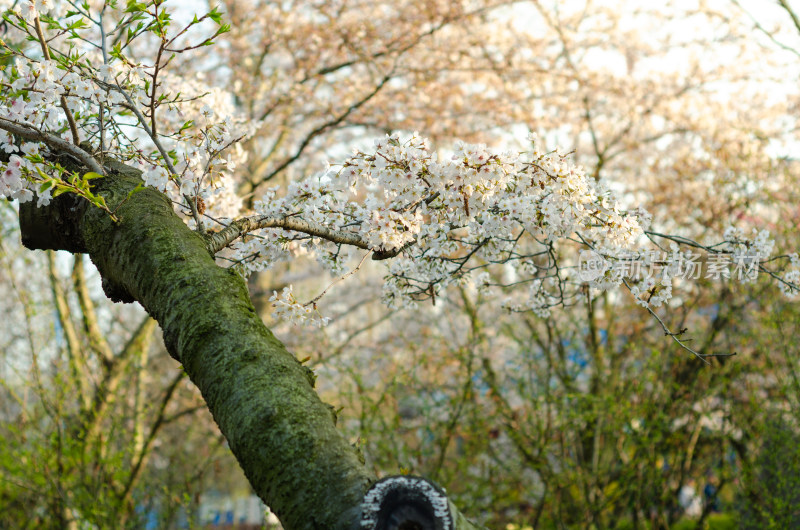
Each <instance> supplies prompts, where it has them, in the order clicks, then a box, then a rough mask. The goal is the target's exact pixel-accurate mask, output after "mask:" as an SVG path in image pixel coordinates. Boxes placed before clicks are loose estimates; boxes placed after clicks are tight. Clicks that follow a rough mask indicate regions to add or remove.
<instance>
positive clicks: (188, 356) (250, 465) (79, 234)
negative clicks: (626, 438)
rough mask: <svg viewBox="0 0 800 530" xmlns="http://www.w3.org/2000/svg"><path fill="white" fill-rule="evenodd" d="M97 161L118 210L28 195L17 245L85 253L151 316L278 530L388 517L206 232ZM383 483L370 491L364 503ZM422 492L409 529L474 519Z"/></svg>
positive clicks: (306, 377)
mask: <svg viewBox="0 0 800 530" xmlns="http://www.w3.org/2000/svg"><path fill="white" fill-rule="evenodd" d="M105 169H106V173H107V175H106V176H105V177H104V178H102V179H98V180H96V181H95V182H97V185H96V189H95V190H94V191H95V193H98V194H100V195H102V196H103V197H104V198H105V200H106V203H107V204H108V205H109V207H110V208H111V209H112V210H114V209H115V208H117V210H116V215H117V216H118V217H119V219H120V221H119V222H117V223H115V222H113V221H112V220H111V219H110V218H109V217H108V215H106V214H105V213H104V212H102V211H101V210H99V209H97V208H93V207H91V206H89V205H88V203H86V202H85V201H82V200H81V199H77V198H75V197H73V196H70V195H62V196H60V197H58V198H57V199H55V200H54V201H53V202H52V203H51V204H50V205H49V206H47V207H42V208H37V207H36V206H34V205H33V204H31V203H27V204H24V205H22V206H21V207H20V226H21V231H22V241H23V244H24V245H25V246H27V247H28V248H31V249H53V250H67V251H69V252H73V253H79V252H80V253H87V254H88V255H89V256H90V257H91V259H92V261H93V262H94V264H95V265H96V266H97V268H98V270H99V272H100V275H101V277H102V279H103V288H104V290H105V292H106V295H107V296H108V297H109V298H111V299H112V300H114V301H122V302H133V301H136V302H139V303H140V304H141V305H142V306H143V307H144V308H145V310H146V311H147V312H148V313H149V314H150V315H151V316H152V317H153V318H155V319H156V320H157V321H158V323H159V324H160V325H161V328H162V330H163V333H164V342H165V343H166V346H167V349H168V350H169V353H170V355H172V356H173V357H174V358H175V359H177V360H178V361H179V362H180V363H181V364H182V365H183V367H184V369H185V370H186V373H187V374H188V376H189V377H190V378H191V380H192V382H193V383H194V384H196V385H197V387H198V388H199V389H200V391H201V393H202V395H203V398H204V399H205V401H206V403H207V404H208V408H209V409H210V411H211V413H212V415H213V417H214V419H215V421H216V422H217V424H218V425H219V428H220V430H221V431H222V433H223V434H224V435H225V437H226V438H227V440H228V444H229V446H230V448H231V450H232V452H233V454H234V455H235V457H236V458H237V460H238V461H239V463H240V465H241V466H242V469H243V470H244V472H245V474H246V476H247V478H248V479H249V481H250V483H251V484H252V486H253V487H254V489H255V491H256V493H257V494H258V495H259V496H260V497H261V498H262V499H263V500H264V501H265V502H266V503H267V505H268V506H269V507H270V509H271V510H272V511H273V512H274V513H275V514H276V515H277V516H278V517H279V519H280V520H281V522H282V524H283V525H284V527H285V528H286V529H343V530H344V529H351V528H356V527H359V528H361V527H363V528H380V527H381V525H386V524H389V525H391V524H394V523H396V522H397V518H396V517H395V518H394V519H392V518H391V517H390V518H389V519H387V517H386V513H384V512H382V515H376V513H377V512H375V511H374V510H373V511H372V512H371V513H370V515H369V516H368V517H367V519H368V521H367V520H365V519H364V517H366V516H365V515H363V513H362V512H365V511H369V510H366V508H365V504H364V502H365V501H364V499H365V494H366V493H367V491H368V490H369V489H370V486H371V485H372V483H373V482H374V481H375V477H374V476H372V475H371V474H370V473H368V472H367V470H366V468H365V467H364V465H363V459H362V458H361V457H360V455H359V454H358V452H357V450H356V449H354V448H353V447H352V446H351V445H350V444H349V443H348V442H347V441H346V440H345V439H344V437H343V436H342V435H341V434H340V433H339V431H338V430H337V429H336V426H335V421H336V418H335V414H334V412H333V410H332V408H331V407H330V406H329V405H327V404H325V403H323V402H322V401H321V400H320V398H319V397H318V395H317V394H316V392H315V391H314V389H313V386H314V376H313V374H312V373H311V372H310V370H308V369H307V368H306V367H304V366H303V365H301V364H300V363H299V362H298V361H297V360H296V359H295V357H294V356H293V355H292V354H290V353H289V352H288V351H286V349H285V347H284V346H283V344H281V343H280V342H279V341H278V340H277V339H276V338H275V337H274V336H273V335H272V333H271V332H270V331H269V330H268V329H267V328H266V327H265V326H264V325H263V323H262V322H261V319H260V318H259V316H258V314H257V313H256V311H255V309H254V307H253V305H252V303H251V301H250V298H249V296H248V292H247V287H246V284H245V282H244V281H243V279H242V278H241V277H240V276H239V275H237V274H236V273H234V272H233V271H231V270H229V269H224V268H221V267H219V266H217V265H216V263H215V261H214V258H213V256H212V254H211V253H210V252H209V250H208V248H207V240H206V239H205V237H204V236H202V235H201V234H199V233H197V232H194V231H192V230H190V229H189V228H188V227H187V226H186V225H185V224H184V223H183V221H182V220H181V219H180V218H179V217H178V216H177V215H176V214H175V213H174V212H173V208H172V205H171V203H170V201H169V200H168V199H167V198H166V197H165V196H164V195H162V194H160V193H158V192H157V191H155V190H153V189H144V190H141V191H138V192H136V193H134V194H133V195H131V196H130V197H129V192H130V191H131V190H132V189H134V187H135V186H136V185H137V184H138V183H140V182H141V179H140V177H139V174H138V172H137V171H135V170H133V169H131V168H128V167H126V166H124V165H122V164H116V163H112V164H106V167H105ZM126 198H127V200H126ZM401 483H402V480H397V481H395V482H393V484H401ZM412 486H413V485H412ZM412 486H409V487H412ZM393 487H395V486H393ZM412 489H413V488H412ZM423 489H424V488H423ZM387 491H388V489H387V487H386V486H385V485H384V487H382V488H381V489H380V491H379V492H376V491H375V488H373V490H371V494H372V495H371V497H370V498H371V499H372V500H371V502H373V503H375V499H376V498H378V497H380V495H378V494H379V493H381V492H383V493H381V494H384V496H385V494H386V492H387ZM425 492H427V493H424V495H423V494H416V496H415V495H412V496H411V501H410V502H411V504H412V505H413V506H412V508H413V509H411V510H410V512H409V510H406V512H409V513H412V512H414V510H416V512H418V513H417V514H416V515H413V513H412V516H411V517H412V518H413V517H417V519H414V520H417V521H422V522H421V523H420V524H419V525H417V526H408V528H428V527H430V528H472V525H471V524H469V523H468V522H467V521H466V520H465V519H464V518H463V516H462V515H461V514H459V513H458V512H457V511H455V510H454V509H453V508H452V505H451V504H450V503H449V501H447V499H446V498H444V496H443V495H442V498H444V501H445V502H444V505H445V506H448V507H449V508H448V509H447V510H444V511H443V510H442V509H441V503H440V504H439V505H435V506H434V507H433V508H431V507H430V506H428V507H427V508H426V507H425V506H427V505H426V504H425V503H424V502H422V501H420V499H421V497H420V495H422V496H423V497H424V496H425V495H428V494H430V495H433V496H434V497H435V496H436V492H435V491H433V489H431V488H428V489H425ZM431 492H432V493H431ZM388 493H389V494H390V496H391V497H392V499H394V500H395V501H396V500H397V499H398V498H399V497H398V495H397V494H396V492H394V493H392V492H391V491H389V492H388ZM400 497H402V496H400ZM378 501H379V502H380V501H381V499H378ZM439 501H440V500H439ZM392 502H394V501H392ZM429 504H430V503H429ZM436 506H438V508H437V507H436ZM434 508H435V509H434ZM445 511H449V512H450V513H447V514H444V512H445ZM398 513H399V512H398ZM426 518H427V519H426ZM379 519H380V521H378V520H379ZM428 520H430V524H428V523H426V522H424V521H428ZM376 521H378V522H377V523H376ZM393 521H394V522H393Z"/></svg>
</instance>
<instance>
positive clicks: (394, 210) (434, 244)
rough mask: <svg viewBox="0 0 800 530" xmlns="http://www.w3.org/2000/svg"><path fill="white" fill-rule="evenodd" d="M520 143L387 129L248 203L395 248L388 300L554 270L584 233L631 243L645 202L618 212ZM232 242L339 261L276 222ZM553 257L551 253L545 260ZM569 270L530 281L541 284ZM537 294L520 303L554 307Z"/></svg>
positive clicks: (382, 251) (251, 262) (596, 187)
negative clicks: (429, 137) (559, 247)
mask: <svg viewBox="0 0 800 530" xmlns="http://www.w3.org/2000/svg"><path fill="white" fill-rule="evenodd" d="M530 140H531V149H530V150H529V151H528V152H524V153H509V152H506V153H495V152H492V151H490V150H488V149H487V148H486V147H485V146H482V145H478V146H471V145H466V144H458V145H457V146H456V148H455V150H454V152H453V153H452V154H450V155H448V156H440V155H439V154H438V153H436V152H434V151H432V150H431V149H430V148H429V147H428V145H427V142H426V140H425V139H423V138H420V137H419V136H418V135H416V134H414V135H413V136H411V138H409V139H407V140H405V141H402V140H401V139H400V138H399V136H397V135H393V136H387V137H385V138H383V139H381V140H377V141H376V142H375V149H374V150H373V151H371V152H368V153H367V152H362V151H357V152H356V153H355V154H354V155H353V156H352V157H351V158H350V159H348V160H347V161H345V162H344V164H342V166H341V167H339V168H338V170H335V171H334V170H328V171H327V172H325V173H323V174H321V175H316V176H314V177H312V178H310V179H307V180H305V181H303V182H298V183H292V184H290V185H289V186H288V189H287V192H286V194H285V195H284V196H283V197H278V196H277V191H276V190H270V191H269V192H268V193H267V194H266V195H265V196H264V197H262V199H261V200H260V201H257V202H256V204H255V210H256V213H257V214H258V215H259V216H261V217H264V218H275V219H280V218H292V219H297V220H302V221H306V222H308V223H311V224H314V225H315V226H322V227H325V228H327V229H330V230H332V231H336V233H337V234H345V235H347V236H351V237H355V238H356V239H357V240H358V241H359V242H361V246H362V248H365V249H370V250H372V251H373V252H375V253H376V254H377V255H378V256H380V255H383V256H387V255H390V256H393V258H392V260H391V262H390V263H389V266H388V273H387V276H386V279H385V280H386V281H385V284H384V285H385V288H384V301H385V302H387V303H389V304H390V305H395V306H397V305H405V304H409V303H413V301H414V300H415V299H417V298H419V297H428V296H435V294H436V292H437V291H438V290H440V289H442V288H443V287H445V286H447V285H448V284H450V283H452V282H457V281H461V280H462V279H463V277H464V276H465V275H468V274H469V273H470V272H471V271H473V270H477V269H479V268H482V267H485V266H487V265H488V264H493V263H509V264H511V266H513V267H515V268H516V269H517V270H518V271H519V273H520V275H522V276H525V275H527V276H528V277H530V276H531V275H534V276H535V275H536V274H537V273H539V272H541V273H542V274H546V273H552V272H553V271H552V266H550V265H552V263H551V264H550V265H546V264H544V262H543V261H542V259H543V258H542V256H545V258H544V261H545V262H546V261H547V260H548V258H547V256H546V255H547V253H548V251H547V249H548V248H551V247H552V246H553V245H554V244H555V242H556V241H557V240H559V239H562V238H565V237H568V236H573V235H574V234H580V237H581V238H583V239H584V240H585V241H589V242H592V243H593V244H595V245H598V246H601V247H603V248H608V249H612V248H616V249H629V248H631V246H632V245H633V244H634V243H635V242H636V241H637V239H638V238H639V237H640V236H641V235H642V233H643V232H642V226H641V224H640V221H639V218H640V217H641V218H642V219H643V220H645V221H647V220H648V219H647V216H646V214H645V212H643V211H637V212H625V211H622V210H621V209H620V208H619V205H618V202H617V200H616V198H615V197H614V195H613V194H612V192H611V191H610V190H609V189H608V188H606V187H604V186H602V185H601V184H599V183H597V182H595V181H594V180H593V179H591V178H589V177H587V175H586V174H585V173H584V172H583V170H582V169H581V168H579V167H577V166H575V165H572V164H570V163H569V161H568V159H567V157H565V156H564V155H561V154H559V153H558V152H543V151H542V150H541V148H540V144H539V142H538V140H537V139H536V138H535V137H531V138H530ZM252 235H254V236H255V237H254V238H248V239H247V240H246V241H243V242H238V243H235V244H234V245H233V248H234V255H233V256H232V259H235V260H237V261H239V262H241V263H243V264H245V267H246V268H247V269H249V270H256V269H259V268H261V267H265V266H268V265H270V264H271V263H273V262H274V261H276V260H278V259H281V256H282V255H283V256H284V257H286V258H288V257H289V256H293V255H295V253H296V252H298V249H299V248H303V249H305V251H311V252H315V253H317V254H318V255H319V256H321V257H322V261H323V262H324V263H325V264H327V265H328V266H329V267H331V268H332V269H334V272H335V271H336V270H340V268H341V264H342V262H343V260H344V259H346V258H347V257H348V254H347V253H346V252H341V246H342V244H344V243H345V242H346V240H345V239H340V240H338V241H337V238H336V237H335V236H334V237H330V238H327V239H321V238H310V237H309V236H308V235H306V234H298V233H297V232H291V231H288V230H283V229H280V228H268V229H263V230H260V231H256V232H254V233H253V234H252ZM550 261H552V260H550ZM565 280H567V277H565V276H560V277H558V278H556V281H555V282H553V281H544V282H537V283H535V285H536V289H539V288H545V287H548V286H553V287H556V288H557V284H559V283H560V282H562V281H565ZM559 300H560V297H558V296H553V295H549V294H546V293H539V294H536V295H532V296H531V297H529V300H528V302H527V304H526V306H527V309H535V310H537V311H538V310H541V311H542V314H544V312H545V311H546V308H547V307H549V306H552V305H557V303H558V302H559Z"/></svg>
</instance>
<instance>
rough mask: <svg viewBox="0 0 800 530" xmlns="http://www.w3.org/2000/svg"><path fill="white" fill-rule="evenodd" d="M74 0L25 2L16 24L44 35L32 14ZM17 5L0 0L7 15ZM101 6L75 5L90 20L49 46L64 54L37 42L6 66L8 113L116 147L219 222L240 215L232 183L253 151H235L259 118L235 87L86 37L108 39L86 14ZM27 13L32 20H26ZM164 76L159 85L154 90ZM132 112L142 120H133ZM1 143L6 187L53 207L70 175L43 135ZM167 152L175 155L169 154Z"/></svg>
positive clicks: (32, 127) (146, 175)
mask: <svg viewBox="0 0 800 530" xmlns="http://www.w3.org/2000/svg"><path fill="white" fill-rule="evenodd" d="M67 5H68V4H67V3H65V2H50V1H46V0H36V1H26V2H17V3H14V4H13V11H11V12H10V13H11V14H10V18H9V20H10V21H12V22H13V21H14V20H17V21H18V26H17V30H18V31H19V32H20V34H22V35H24V34H25V33H26V32H27V34H28V35H29V36H30V37H31V38H34V39H36V38H37V36H36V33H34V32H33V29H32V26H33V24H32V23H33V22H34V19H35V18H36V17H38V16H40V15H44V14H49V16H51V17H54V16H58V15H59V13H57V12H56V10H63V9H65V6H67ZM11 7H12V5H10V4H8V3H7V2H4V3H0V11H2V12H8V9H9V8H11ZM95 8H97V9H98V10H99V9H102V8H103V5H102V4H101V5H100V6H95V5H94V3H93V4H81V5H80V6H74V9H73V10H72V12H71V13H72V14H71V15H70V16H72V17H75V16H78V15H81V16H83V19H84V23H83V24H82V25H72V26H70V29H69V30H65V29H64V28H63V27H62V28H61V29H62V32H67V33H69V34H70V35H72V36H73V37H79V36H80V37H81V38H73V40H67V41H61V40H58V42H60V43H61V44H62V45H64V46H65V47H67V46H68V47H69V50H66V49H65V50H61V51H59V52H56V51H52V50H51V51H52V52H53V53H52V55H53V57H57V56H58V57H59V59H58V60H55V59H53V60H50V59H45V58H43V57H42V56H41V54H37V53H36V50H35V48H34V49H31V50H28V52H27V53H28V55H23V53H22V52H17V51H14V53H15V55H16V58H15V61H14V64H13V66H11V67H7V68H5V69H4V70H3V71H2V73H0V78H2V79H1V80H2V89H0V103H2V105H0V118H2V119H4V120H7V122H9V123H10V124H11V125H14V126H19V127H23V128H25V130H27V131H29V132H32V133H40V135H50V136H51V137H52V136H55V137H59V138H61V139H63V140H64V141H66V142H70V143H73V142H75V143H80V144H81V149H83V150H84V151H89V152H91V153H92V154H96V153H99V151H101V150H102V151H104V152H105V153H111V154H112V157H113V158H115V159H117V160H120V161H124V162H126V163H128V164H129V165H132V166H134V167H138V168H140V169H141V170H142V178H143V180H144V182H145V184H146V185H150V186H153V187H155V188H157V189H159V190H161V191H163V192H166V193H167V194H168V195H169V196H170V197H171V198H172V199H173V200H175V201H176V202H179V203H184V204H185V205H186V206H187V207H188V206H190V204H187V202H194V203H196V204H197V203H199V204H201V205H202V206H201V209H202V210H204V211H205V212H208V214H209V215H210V216H212V217H214V218H216V219H223V220H225V219H231V218H233V217H234V216H236V215H238V214H239V212H240V209H241V201H240V199H239V198H238V197H237V196H236V193H235V186H233V185H232V182H231V180H232V178H233V173H232V172H233V171H234V169H235V168H236V166H237V165H238V164H241V163H243V162H244V161H245V160H246V153H245V152H244V151H243V150H242V149H236V143H237V142H238V141H239V140H241V139H242V138H244V137H246V136H248V135H249V134H251V133H252V132H253V131H254V130H255V129H256V128H257V127H258V125H259V124H258V123H256V122H253V121H248V120H246V119H244V118H242V117H240V116H239V114H238V113H237V111H236V109H235V108H234V104H233V98H232V96H231V95H230V93H228V92H226V91H224V90H221V89H219V88H213V87H210V86H208V85H207V84H205V83H204V82H203V80H202V78H200V77H199V76H194V77H192V76H178V75H173V74H171V73H170V72H168V71H158V69H157V68H156V67H155V66H153V65H148V64H146V63H144V62H135V61H132V60H131V59H130V58H128V57H125V56H123V55H121V54H120V53H118V52H117V53H116V54H104V53H101V51H100V50H99V49H97V48H96V47H94V46H90V45H88V44H87V45H84V44H82V43H83V42H87V43H88V42H91V41H92V40H93V39H94V40H97V39H98V38H100V32H99V29H98V28H97V27H95V25H96V24H98V22H97V20H96V19H93V18H91V17H90V15H89V11H88V10H94V9H95ZM137 9H138V8H137ZM142 9H144V8H142ZM96 14H97V13H95V16H96ZM143 14H144V13H143ZM145 16H151V15H149V14H145ZM15 17H18V18H15ZM20 19H21V20H20ZM22 20H24V21H26V22H27V23H28V25H27V26H24V25H22ZM48 20H51V19H48ZM71 20H72V21H73V22H74V19H71ZM100 20H102V19H100ZM108 30H109V28H108V27H107V28H106V31H108ZM120 31H121V30H120ZM129 38H130V36H129ZM53 45H54V43H53V42H51V46H53ZM3 46H5V47H6V50H7V51H8V50H11V48H8V47H7V46H6V45H5V44H3ZM65 52H68V53H65ZM67 56H68V58H67ZM73 57H76V58H77V59H73ZM156 75H157V76H158V78H157V79H158V82H157V91H156V90H155V89H154V88H153V83H154V82H155V76H156ZM65 108H66V110H65ZM131 111H134V115H135V116H133V117H132V116H131ZM67 112H68V113H69V116H68V115H67ZM132 119H135V120H136V121H138V122H139V123H138V124H134V123H131V121H132ZM69 120H72V122H73V123H74V127H72V124H69V123H68V121H69ZM131 125H136V126H135V127H131ZM148 128H149V129H150V130H149V131H148V130H147V129H148ZM75 133H77V138H75V137H74V135H75ZM157 143H158V144H160V145H157ZM31 146H36V147H35V148H34V147H31ZM23 148H25V149H26V150H23ZM0 149H3V150H4V151H5V152H6V153H13V155H12V158H11V160H10V161H9V163H7V164H2V163H0V194H2V195H3V196H6V197H9V198H15V199H19V200H20V201H22V202H25V201H28V200H31V199H32V198H33V197H34V196H36V195H37V194H38V195H39V203H40V204H47V202H48V201H49V199H50V193H51V192H52V191H53V190H54V189H55V187H54V186H53V183H54V182H55V181H57V180H64V172H63V170H61V169H59V168H58V166H57V164H56V163H55V162H54V160H53V157H52V156H48V155H50V154H52V153H53V152H54V151H53V150H52V149H50V148H48V147H45V142H41V143H40V142H30V143H28V144H24V145H23V146H22V147H19V146H18V145H16V144H15V142H14V140H13V137H12V136H11V135H10V134H7V133H5V132H3V133H1V134H0ZM167 153H168V155H167V158H168V159H169V160H165V154H167ZM192 222H193V221H192Z"/></svg>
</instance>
